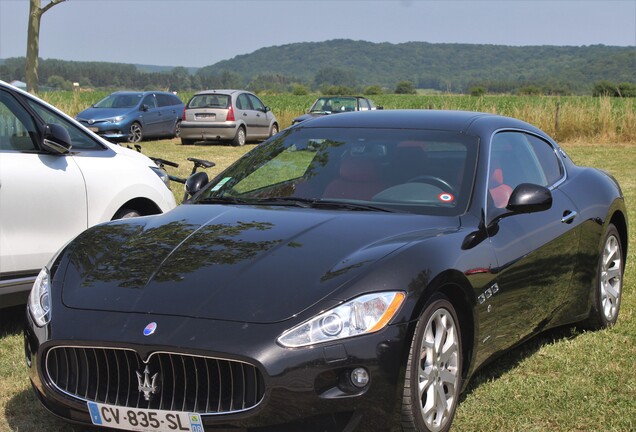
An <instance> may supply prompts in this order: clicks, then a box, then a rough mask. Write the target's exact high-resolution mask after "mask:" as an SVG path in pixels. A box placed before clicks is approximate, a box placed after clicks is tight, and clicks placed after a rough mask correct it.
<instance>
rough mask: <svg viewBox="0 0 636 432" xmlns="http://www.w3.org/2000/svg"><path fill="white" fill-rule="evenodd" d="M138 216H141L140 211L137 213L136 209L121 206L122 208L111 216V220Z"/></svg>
mask: <svg viewBox="0 0 636 432" xmlns="http://www.w3.org/2000/svg"><path fill="white" fill-rule="evenodd" d="M138 216H141V213H139V212H138V211H137V210H133V209H129V208H122V209H119V210H118V211H117V213H115V216H113V219H112V220H117V219H127V218H132V217H138Z"/></svg>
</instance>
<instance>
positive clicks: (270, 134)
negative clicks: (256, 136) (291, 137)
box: [269, 123, 278, 137]
mask: <svg viewBox="0 0 636 432" xmlns="http://www.w3.org/2000/svg"><path fill="white" fill-rule="evenodd" d="M277 133H278V125H277V124H276V123H274V124H273V125H272V130H271V131H269V136H270V137H273V136H274V135H276V134H277Z"/></svg>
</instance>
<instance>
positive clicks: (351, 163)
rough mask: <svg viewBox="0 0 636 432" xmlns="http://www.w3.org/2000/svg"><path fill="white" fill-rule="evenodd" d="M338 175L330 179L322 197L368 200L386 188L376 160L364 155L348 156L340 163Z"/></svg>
mask: <svg viewBox="0 0 636 432" xmlns="http://www.w3.org/2000/svg"><path fill="white" fill-rule="evenodd" d="M339 174H340V177H338V178H337V179H335V180H333V181H331V182H330V183H329V184H328V185H327V187H326V188H325V191H324V193H323V198H350V199H360V200H369V199H371V198H373V196H374V195H376V194H377V193H378V192H380V191H382V190H383V189H385V188H386V185H385V182H384V181H382V179H381V178H380V176H379V172H378V166H377V164H376V162H375V161H374V160H372V159H370V158H366V157H354V156H349V157H346V158H344V159H343V160H342V162H341V163H340V171H339Z"/></svg>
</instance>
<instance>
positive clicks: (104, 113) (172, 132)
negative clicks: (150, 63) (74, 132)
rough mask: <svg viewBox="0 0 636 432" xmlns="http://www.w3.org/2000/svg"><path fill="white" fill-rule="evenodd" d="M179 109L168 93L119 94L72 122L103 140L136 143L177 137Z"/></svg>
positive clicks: (174, 98) (178, 101)
mask: <svg viewBox="0 0 636 432" xmlns="http://www.w3.org/2000/svg"><path fill="white" fill-rule="evenodd" d="M183 108H184V104H183V101H181V99H179V97H178V96H176V95H174V94H172V93H168V92H159V91H146V92H132V91H119V92H115V93H112V94H110V95H109V96H107V97H105V98H104V99H102V100H100V101H99V102H97V103H96V104H95V105H93V106H91V107H90V108H88V109H85V110H84V111H82V112H80V113H79V114H78V115H77V116H76V117H75V119H76V120H77V121H79V122H80V123H82V124H83V125H84V126H86V127H87V128H88V129H90V130H91V131H93V132H95V133H96V134H98V135H100V136H102V137H104V138H106V139H107V140H110V141H123V140H127V141H128V142H131V143H136V142H139V141H141V140H142V139H144V138H147V137H151V136H152V137H159V136H169V137H174V136H177V137H178V136H179V132H180V129H181V115H182V113H183Z"/></svg>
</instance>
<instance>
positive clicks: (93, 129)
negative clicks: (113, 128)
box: [88, 126, 99, 132]
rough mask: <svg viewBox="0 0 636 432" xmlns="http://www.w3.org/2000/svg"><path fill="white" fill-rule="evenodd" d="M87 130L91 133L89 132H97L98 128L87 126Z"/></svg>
mask: <svg viewBox="0 0 636 432" xmlns="http://www.w3.org/2000/svg"><path fill="white" fill-rule="evenodd" d="M88 130H89V131H91V132H98V131H99V128H96V127H95V126H89V127H88Z"/></svg>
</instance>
